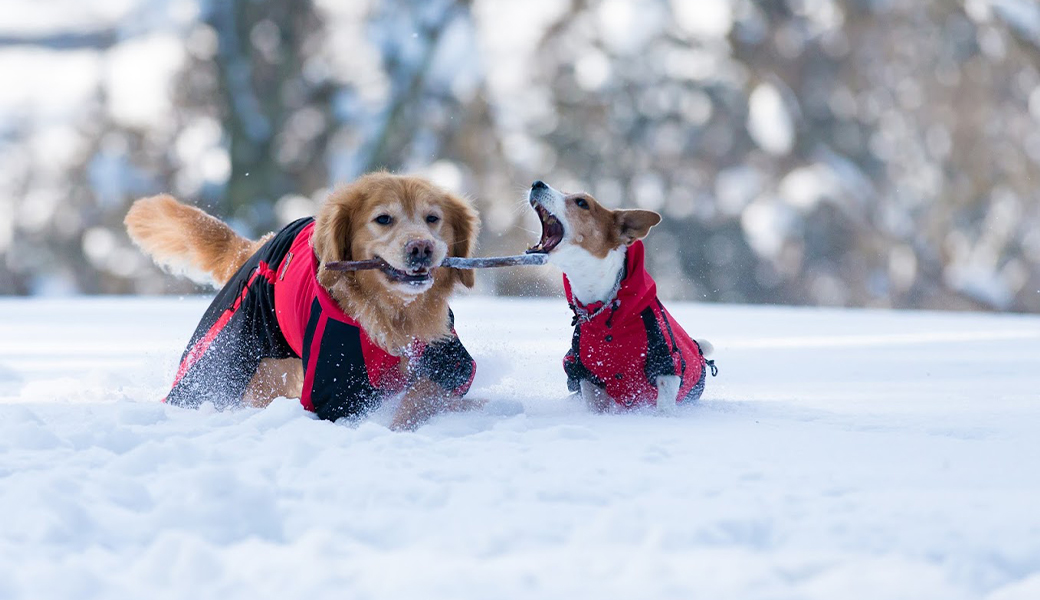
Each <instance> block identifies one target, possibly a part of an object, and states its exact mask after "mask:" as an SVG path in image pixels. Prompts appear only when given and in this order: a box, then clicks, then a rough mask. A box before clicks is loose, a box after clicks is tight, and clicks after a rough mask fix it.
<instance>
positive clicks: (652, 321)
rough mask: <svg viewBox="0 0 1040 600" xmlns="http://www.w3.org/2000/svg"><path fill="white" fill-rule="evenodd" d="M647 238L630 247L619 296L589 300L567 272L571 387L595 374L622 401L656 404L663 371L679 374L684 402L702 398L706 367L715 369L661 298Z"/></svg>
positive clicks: (566, 365)
mask: <svg viewBox="0 0 1040 600" xmlns="http://www.w3.org/2000/svg"><path fill="white" fill-rule="evenodd" d="M643 259H644V249H643V243H642V242H641V241H637V242H635V243H634V244H632V245H631V246H629V248H628V253H627V255H626V257H625V270H624V274H623V275H622V280H621V284H620V287H619V289H618V292H617V296H615V298H614V300H612V301H610V302H609V303H606V304H604V303H602V302H597V303H594V304H590V305H588V306H583V305H582V304H581V303H579V302H578V301H577V300H575V299H574V294H573V293H572V292H571V285H570V281H568V280H567V276H566V275H564V277H563V287H564V290H565V291H566V293H567V302H568V303H570V306H571V309H573V310H574V315H575V316H574V325H575V327H574V336H573V337H572V341H571V349H570V351H569V352H567V355H566V356H565V357H564V359H563V368H564V371H566V373H567V387H568V388H569V389H570V390H571V391H572V392H576V391H578V390H579V389H580V382H581V381H582V380H589V381H591V382H592V383H594V384H595V385H597V386H599V387H600V388H604V389H605V390H606V392H607V394H608V395H609V396H610V397H611V398H612V399H613V400H614V401H615V402H617V403H618V404H619V405H621V406H625V407H632V406H656V404H657V385H656V379H657V377H658V376H659V375H678V376H679V377H680V378H681V379H682V382H681V383H680V385H679V394H678V399H679V402H680V403H681V402H686V401H693V400H696V399H697V398H700V396H701V393H702V392H703V391H704V378H705V368H706V367H710V369H711V370H712V374H713V375H714V373H715V364H714V362H713V361H709V360H705V358H704V356H703V355H702V353H701V349H700V346H698V345H697V342H696V341H694V340H693V339H692V338H691V337H690V336H689V335H687V333H686V332H685V331H684V330H683V328H682V327H680V326H679V324H678V323H676V322H675V320H674V319H673V318H672V316H671V315H670V314H669V313H668V311H667V310H666V309H665V308H664V306H663V305H662V304H661V301H660V300H658V299H657V285H656V284H655V283H654V280H653V278H651V277H650V274H649V273H647V272H646V268H645V267H644V265H643Z"/></svg>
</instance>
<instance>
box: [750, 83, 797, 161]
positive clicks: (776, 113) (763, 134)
mask: <svg viewBox="0 0 1040 600" xmlns="http://www.w3.org/2000/svg"><path fill="white" fill-rule="evenodd" d="M747 129H748V133H749V134H750V135H751V139H753V140H754V141H755V143H756V144H758V146H759V147H760V148H762V149H763V150H765V151H766V152H768V153H770V154H774V155H776V156H783V155H786V154H788V153H789V152H790V151H791V148H792V147H793V146H794V141H795V140H794V137H795V132H794V123H793V121H792V118H791V114H790V113H789V112H788V110H787V107H786V106H784V99H783V96H781V95H780V91H779V90H777V89H776V86H774V85H773V84H771V83H760V84H758V85H757V86H755V89H754V91H753V92H751V97H750V98H748V122H747Z"/></svg>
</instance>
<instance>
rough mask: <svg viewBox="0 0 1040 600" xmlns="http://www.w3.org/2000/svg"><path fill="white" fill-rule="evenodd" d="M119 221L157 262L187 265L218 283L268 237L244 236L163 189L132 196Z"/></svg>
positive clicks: (222, 283) (179, 267)
mask: <svg viewBox="0 0 1040 600" xmlns="http://www.w3.org/2000/svg"><path fill="white" fill-rule="evenodd" d="M123 223H125V224H126V230H127V233H129V234H130V239H132V240H133V241H134V243H135V244H137V245H138V246H139V247H140V248H141V249H142V250H144V252H145V253H146V254H149V255H151V257H152V259H154V260H155V262H157V263H159V264H161V265H163V266H166V267H169V268H172V269H174V270H177V269H181V268H184V267H191V268H193V269H195V270H197V271H201V272H203V273H205V274H208V275H209V276H210V277H212V278H213V281H214V282H215V283H216V284H217V285H218V286H221V285H224V284H225V283H227V281H228V280H229V279H231V276H232V275H234V274H235V271H237V270H238V268H239V267H241V266H242V263H244V262H245V261H246V260H248V259H249V257H250V256H252V255H253V253H254V252H256V251H257V250H258V249H260V246H262V245H263V244H264V242H265V241H266V240H267V237H268V236H265V237H264V238H262V239H260V240H258V241H255V242H254V241H252V240H247V239H246V238H244V237H242V236H240V235H238V234H237V233H235V232H234V231H233V230H232V229H231V228H230V227H228V226H227V224H225V223H224V222H223V221H220V220H219V219H215V218H213V217H211V216H210V215H208V214H206V213H204V212H203V211H201V210H199V209H198V208H195V207H194V206H187V205H185V204H181V203H180V202H178V201H177V200H176V199H174V198H173V196H169V195H166V194H161V195H159V196H152V197H151V198H142V199H140V200H138V201H137V202H134V204H133V205H132V206H131V207H130V211H129V212H128V213H127V215H126V218H125V219H124V220H123Z"/></svg>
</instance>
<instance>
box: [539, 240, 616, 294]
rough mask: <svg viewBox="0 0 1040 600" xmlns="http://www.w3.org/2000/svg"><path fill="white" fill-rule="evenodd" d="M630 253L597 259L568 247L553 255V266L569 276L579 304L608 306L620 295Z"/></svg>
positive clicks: (562, 247)
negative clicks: (609, 302)
mask: <svg viewBox="0 0 1040 600" xmlns="http://www.w3.org/2000/svg"><path fill="white" fill-rule="evenodd" d="M627 250H628V248H627V247H626V246H621V247H619V248H615V249H613V250H611V251H610V252H608V253H607V256H606V257H604V258H597V257H595V256H593V255H592V254H591V253H590V252H589V251H588V250H586V249H584V248H582V247H581V246H577V245H570V244H567V245H561V246H560V247H559V248H557V249H556V251H555V252H553V253H552V254H550V255H549V262H551V263H552V264H554V265H556V266H557V267H559V268H560V269H561V270H562V271H563V272H564V274H565V275H567V279H568V280H570V283H571V292H572V293H573V294H574V299H575V300H577V301H578V302H580V303H582V304H592V303H595V302H607V301H608V300H611V299H612V296H613V295H614V293H615V292H616V289H615V288H616V286H617V281H618V276H619V275H620V274H621V270H622V269H623V268H624V266H625V254H626V251H627Z"/></svg>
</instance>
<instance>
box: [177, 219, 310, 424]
mask: <svg viewBox="0 0 1040 600" xmlns="http://www.w3.org/2000/svg"><path fill="white" fill-rule="evenodd" d="M312 220H313V219H310V218H307V219H300V220H298V221H295V222H293V223H290V224H289V225H287V226H286V227H285V228H284V229H282V230H281V231H279V232H278V233H277V234H276V235H275V236H274V237H273V238H271V239H270V240H269V241H268V242H267V243H266V244H264V245H263V246H261V248H260V249H259V250H258V251H257V252H256V254H254V255H253V256H251V257H250V258H249V260H247V261H246V262H245V264H243V265H242V267H241V268H239V270H238V271H237V272H236V273H235V275H234V276H233V277H232V278H231V279H230V280H229V281H228V282H227V283H226V284H225V285H224V287H223V288H221V289H220V291H219V292H217V295H216V297H214V298H213V302H211V303H210V305H209V308H207V309H206V312H205V314H204V315H203V316H202V320H201V321H200V322H199V325H198V327H197V328H196V329H195V333H194V334H193V335H192V337H191V340H190V341H189V342H188V347H187V349H186V350H185V351H184V354H183V355H182V356H181V364H182V365H183V364H184V363H185V361H186V360H188V358H189V354H190V353H191V352H192V349H194V348H196V346H197V345H198V344H199V343H200V342H201V341H202V340H203V339H204V338H205V337H206V336H207V335H209V334H211V333H212V330H213V329H214V326H215V325H216V324H217V323H218V322H219V321H220V320H221V318H222V317H224V315H225V313H228V312H229V311H233V312H231V317H230V319H229V320H228V321H227V323H226V324H225V325H224V326H223V327H222V328H220V330H219V332H217V333H216V336H215V337H214V338H213V341H212V342H211V343H210V345H209V346H208V347H207V348H206V350H205V352H204V353H202V354H201V356H199V357H198V360H197V361H196V362H195V363H194V364H193V365H191V367H190V368H189V369H188V370H187V371H186V372H185V373H184V374H183V376H182V377H181V378H180V379H179V380H178V381H177V382H176V384H175V385H174V386H173V389H171V390H170V393H169V394H168V395H167V396H166V402H168V403H170V404H173V405H176V406H184V407H191V408H195V407H198V406H199V405H200V404H202V403H203V402H207V401H208V402H212V403H213V404H214V406H216V407H217V408H220V409H223V408H227V407H229V406H234V405H237V404H239V403H240V401H241V399H242V393H243V392H244V391H245V388H246V386H247V385H248V384H249V380H250V379H252V377H253V374H254V373H256V369H257V367H258V366H259V365H260V360H261V359H263V358H289V357H293V356H296V354H295V353H294V352H293V351H292V349H291V348H290V347H289V344H288V342H286V341H285V337H284V336H283V335H282V333H281V329H280V328H279V326H278V319H277V316H276V315H275V309H274V284H273V283H272V282H271V281H269V280H268V279H267V278H266V277H264V276H263V275H262V274H258V273H257V271H258V269H259V266H260V263H261V262H262V263H265V264H266V265H268V266H269V267H270V268H272V269H273V268H277V266H278V264H279V263H280V262H281V261H282V258H283V257H284V256H285V254H286V253H287V252H288V251H289V248H290V246H292V243H293V240H294V239H295V238H296V235H297V234H298V233H299V232H300V230H302V229H303V228H304V227H306V226H307V225H308V224H309V223H310V222H311V221H312ZM254 274H255V277H254ZM250 282H251V283H250ZM247 287H248V289H247ZM236 303H239V304H238V307H237V308H235V304H236Z"/></svg>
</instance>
